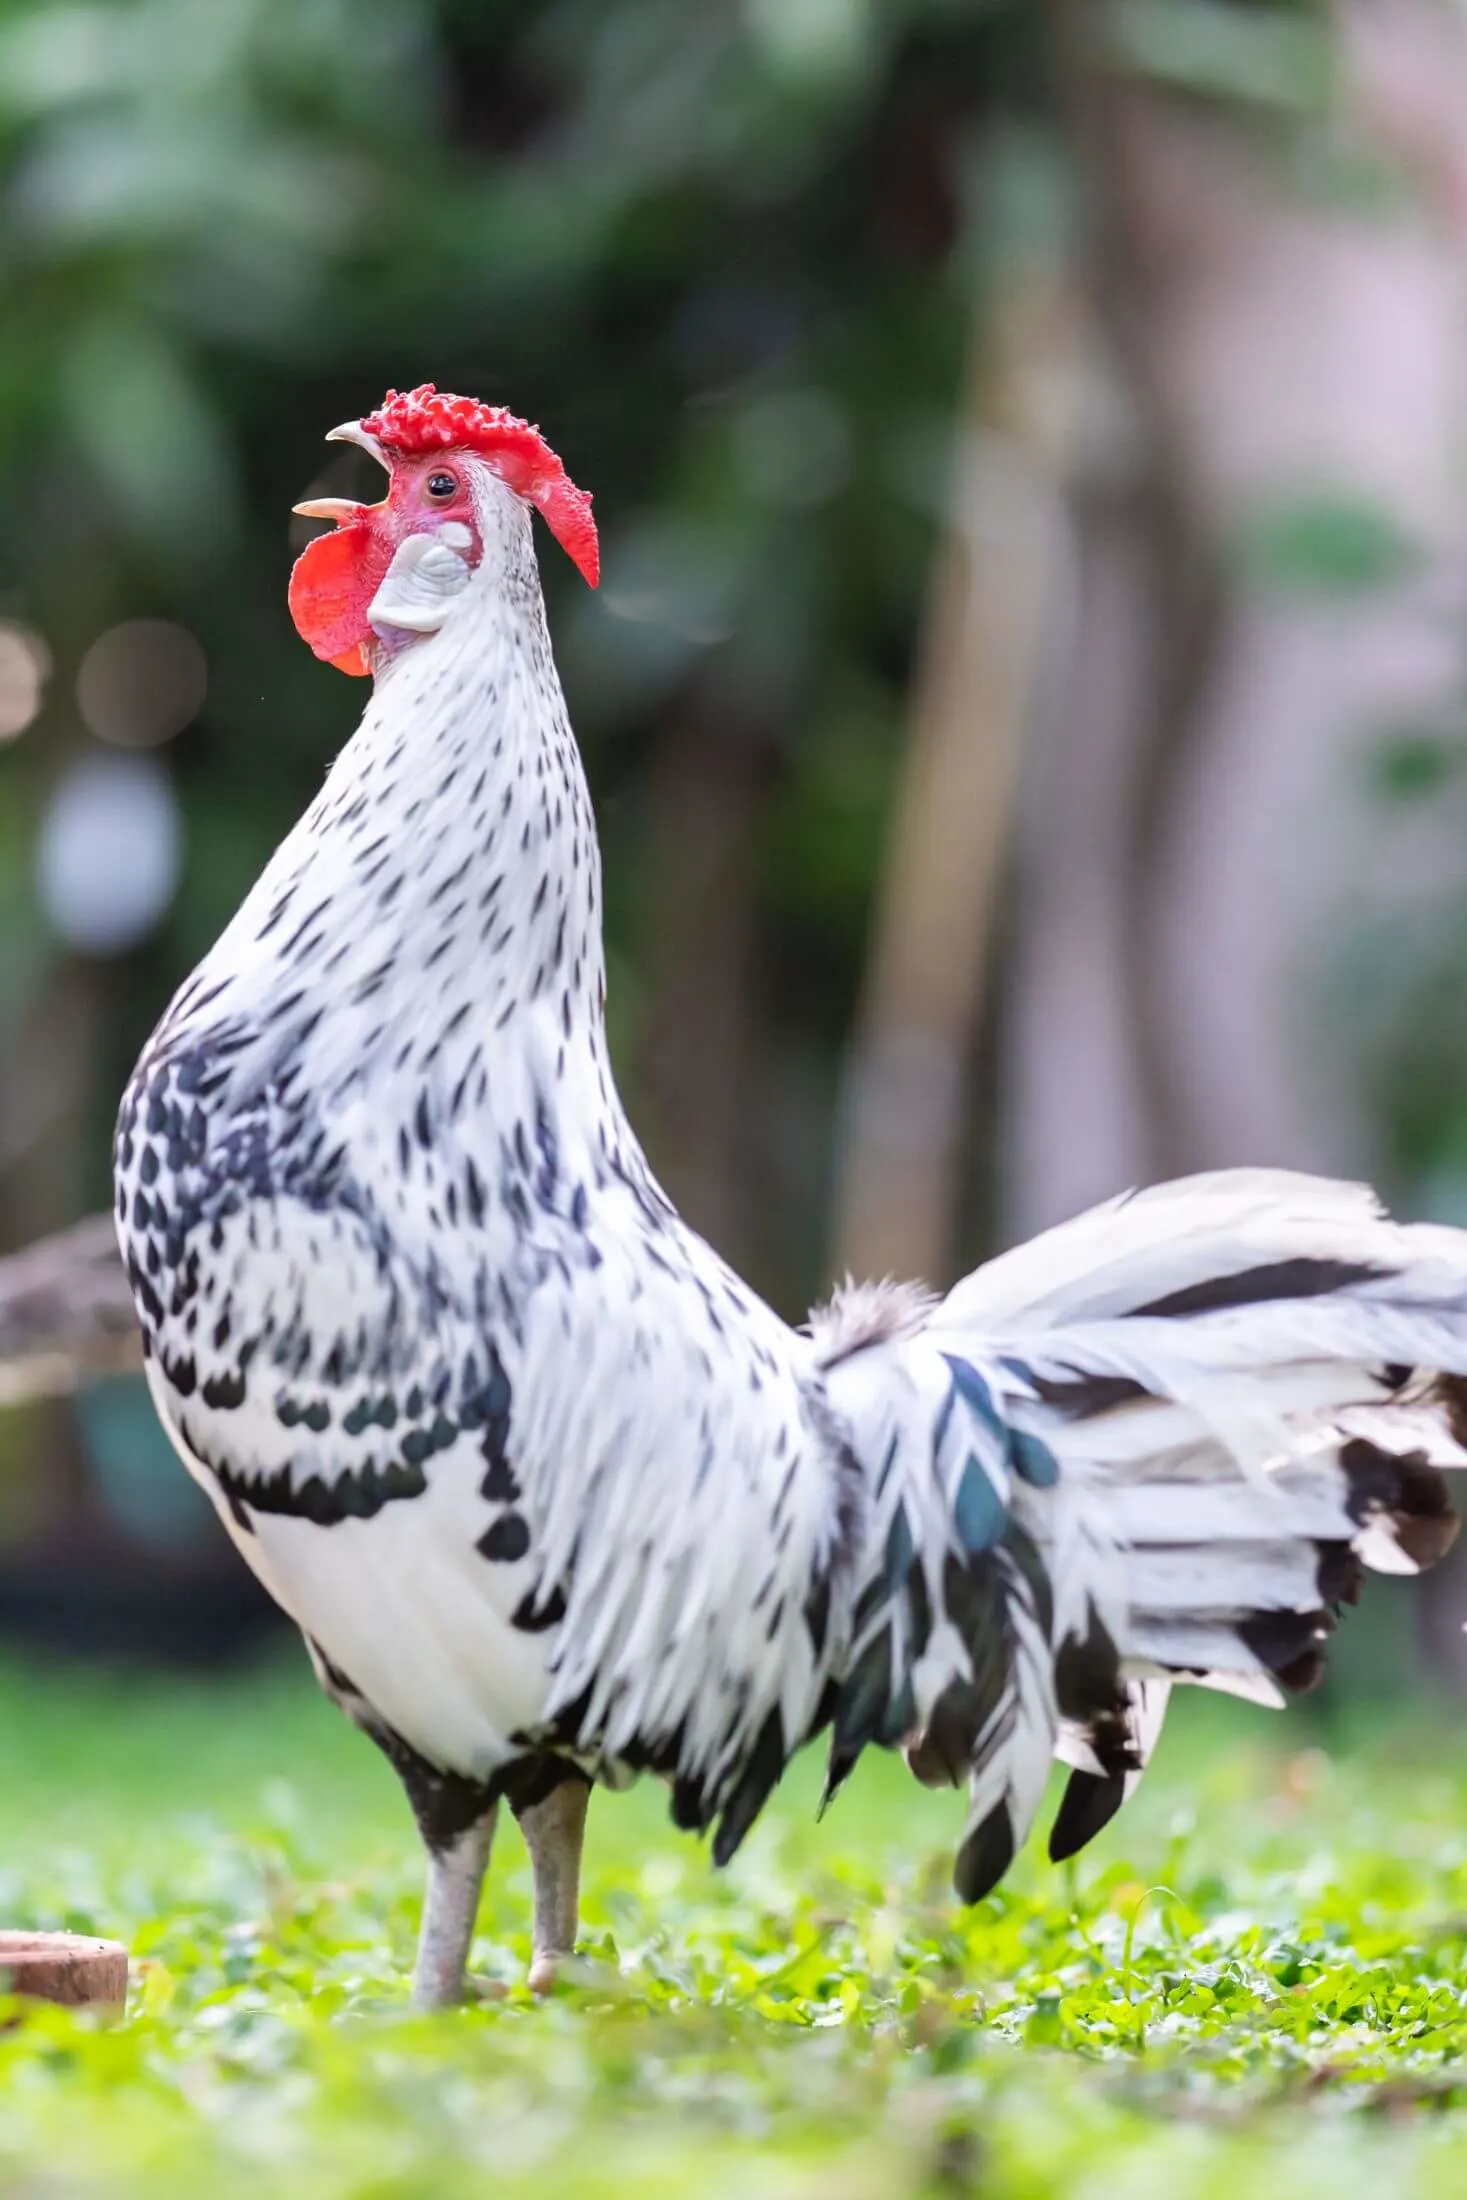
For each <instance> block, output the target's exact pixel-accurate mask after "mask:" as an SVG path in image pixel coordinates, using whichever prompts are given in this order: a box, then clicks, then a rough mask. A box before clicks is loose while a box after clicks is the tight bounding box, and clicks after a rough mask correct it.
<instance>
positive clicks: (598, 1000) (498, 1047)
mask: <svg viewBox="0 0 1467 2200" xmlns="http://www.w3.org/2000/svg"><path fill="white" fill-rule="evenodd" d="M471 608H472V609H473V610H474V612H475V614H476V615H475V616H473V617H470V616H467V614H468V613H469V612H470V610H471ZM463 614H464V615H460V616H456V617H455V618H454V619H453V620H452V621H451V622H450V623H449V624H448V625H447V626H445V628H444V629H443V630H442V631H440V632H439V633H438V634H435V635H433V636H431V637H429V638H427V639H426V640H424V641H421V642H417V643H414V644H412V645H410V646H409V647H408V648H406V649H405V650H404V651H403V652H402V654H401V656H400V657H399V658H398V659H397V660H396V661H395V662H393V663H391V664H390V665H389V666H388V668H387V670H386V671H385V673H384V674H383V675H382V676H381V677H380V678H379V681H378V686H377V691H376V693H375V694H374V696H373V699H372V701H371V703H370V705H369V706H368V709H367V712H366V715H365V716H364V718H363V720H362V724H361V726H360V727H359V729H358V731H357V733H356V734H355V736H354V737H353V739H352V740H351V742H350V743H349V744H348V746H347V748H346V749H345V750H344V751H343V753H342V755H341V757H340V758H339V759H338V761H337V763H336V766H335V768H334V769H333V770H332V772H331V774H330V776H329V777H328V779H327V781H326V783H325V785H324V787H323V788H322V790H321V793H320V795H319V796H318V797H317V799H316V801H315V802H314V803H313V804H312V806H311V808H310V810H309V811H308V812H307V813H306V815H305V817H303V818H302V820H301V822H300V824H299V825H298V826H297V827H296V829H295V831H294V832H293V833H292V834H291V835H290V837H289V838H288V839H287V840H286V841H285V842H284V844H283V845H282V846H281V848H280V849H279V850H278V851H277V853H276V855H275V857H274V859H273V861H272V862H271V864H270V865H269V867H268V869H267V870H266V871H265V873H264V875H263V876H262V878H261V879H260V881H259V882H258V884H257V885H256V887H255V889H254V891H253V892H252V893H251V895H250V896H249V898H248V900H247V901H246V902H245V904H244V906H243V908H242V909H241V910H240V912H239V914H238V916H237V917H236V918H235V921H234V923H233V924H232V925H231V926H230V928H229V930H228V932H227V933H226V934H225V935H224V937H223V938H222V939H221V941H220V942H219V945H218V947H217V948H216V949H215V951H214V954H213V955H212V956H211V957H210V958H209V961H208V962H207V963H206V964H205V965H204V967H203V968H202V969H201V970H200V972H199V973H198V974H197V977H196V979H195V981H194V985H193V987H191V988H189V989H187V992H186V994H185V996H184V997H182V998H181V999H180V1002H179V1003H178V1004H177V1005H178V1009H179V1010H181V1011H182V1012H183V1013H184V1014H185V1015H186V1016H187V1015H189V1003H188V993H193V994H194V996H195V999H196V1000H198V1002H199V1006H200V1007H201V1008H202V1007H203V1006H204V997H206V996H207V995H208V993H209V989H210V987H211V984H212V982H213V981H214V980H215V979H217V978H219V977H220V976H223V978H224V981H225V983H224V989H223V991H224V997H223V998H220V997H219V996H218V995H216V996H215V997H214V999H213V1001H212V1002H211V1004H210V1007H209V1009H208V1011H207V1013H209V1014H211V1015H212V1014H217V1013H218V1012H219V1011H223V1013H224V1014H225V1015H226V1016H228V1015H229V1014H231V1013H232V1012H234V1013H237V1012H239V1011H240V1010H243V1011H244V1013H245V1015H246V1016H247V1017H248V1019H249V1022H250V1024H251V1026H252V1027H253V1028H252V1037H253V1040H254V1044H253V1045H251V1046H249V1047H248V1048H247V1049H246V1053H247V1054H248V1055H256V1054H257V1053H258V1052H259V1051H260V1050H261V1049H263V1050H264V1051H265V1052H267V1053H269V1054H270V1055H271V1058H272V1060H274V1059H277V1058H279V1050H287V1051H289V1050H292V1049H294V1050H297V1051H299V1052H300V1053H301V1054H304V1055H305V1056H306V1057H307V1058H308V1065H307V1066H308V1067H309V1070H310V1074H311V1081H312V1083H313V1085H314V1086H315V1089H317V1090H318V1091H319V1092H321V1093H322V1094H323V1096H330V1095H332V1094H335V1095H337V1096H338V1097H339V1098H345V1097H346V1096H347V1095H348V1094H350V1093H351V1092H353V1091H360V1090H362V1089H363V1088H369V1089H370V1090H372V1091H373V1092H374V1093H376V1094H377V1096H378V1098H379V1099H381V1100H383V1101H386V1102H387V1103H388V1104H389V1105H390V1102H391V1098H392V1089H393V1088H396V1089H397V1091H398V1093H399V1095H400V1096H401V1095H405V1094H408V1093H413V1094H416V1093H418V1092H421V1091H422V1090H423V1089H425V1088H427V1089H428V1090H429V1091H430V1092H431V1093H432V1094H433V1095H434V1096H436V1099H437V1101H438V1102H439V1103H440V1104H441V1105H442V1106H443V1107H445V1108H448V1107H450V1106H453V1103H454V1101H455V1097H456V1099H457V1105H456V1106H453V1112H454V1114H455V1115H457V1114H460V1113H462V1114H463V1115H464V1116H465V1117H469V1116H471V1115H472V1114H473V1113H474V1112H475V1110H476V1109H482V1107H483V1106H484V1105H485V1104H486V1101H487V1100H488V1098H489V1096H490V1094H491V1090H492V1089H494V1088H498V1089H499V1090H500V1091H503V1090H504V1089H505V1085H506V1081H507V1080H508V1081H512V1082H513V1083H514V1084H515V1085H520V1084H522V1083H524V1082H526V1081H528V1082H529V1083H530V1084H531V1085H532V1086H533V1087H534V1089H535V1091H536V1093H537V1094H539V1093H540V1092H543V1091H550V1090H553V1091H554V1092H555V1093H556V1094H557V1105H556V1112H557V1113H560V1114H563V1113H564V1112H565V1111H566V1109H567V1107H570V1108H572V1109H574V1108H575V1107H576V1106H577V1105H579V1106H580V1107H581V1109H582V1110H583V1111H584V1112H587V1113H588V1114H593V1113H594V1112H595V1111H597V1110H598V1109H599V1110H600V1111H601V1112H602V1113H603V1114H604V1113H605V1112H607V1111H609V1110H613V1109H615V1106H616V1103H615V1096H614V1092H613V1090H612V1088H611V1083H610V1075H609V1071H608V1068H607V1064H606V1053H605V1042H604V1018H603V998H604V964H603V956H602V945H601V888H600V857H599V852H598V849H597V844H596V830H595V822H594V819H593V816H592V811H591V802H590V795H589V792H588V789H587V786H586V781H585V775H584V773H583V771H582V768H581V762H580V756H579V753H578V751H577V749H576V745H575V741H574V738H573V736H572V734H571V731H570V726H569V722H568V719H567V716H566V710H565V703H564V699H563V697H562V694H561V690H560V683H559V680H558V678H557V676H556V672H555V666H554V662H553V659H552V656H551V651H550V642H549V636H548V634H547V631H546V626H545V618H544V611H543V607H542V604H541V602H540V597H539V590H538V587H536V588H534V589H533V590H529V591H525V592H524V593H523V594H518V593H517V594H516V595H515V597H513V598H511V599H509V600H506V598H505V596H504V595H503V594H499V595H496V596H495V597H494V598H492V599H491V600H490V601H489V602H488V603H486V604H484V605H483V606H482V607H480V606H474V607H471V606H470V605H469V604H468V603H465V604H464V606H463ZM259 1066H260V1065H259V1063H258V1061H256V1062H253V1063H251V1064H249V1065H248V1067H247V1065H246V1063H245V1062H244V1061H241V1062H240V1063H239V1065H238V1067H239V1069H240V1070H241V1071H245V1073H246V1074H249V1075H253V1076H257V1075H258V1072H259ZM517 1097H522V1096H517Z"/></svg>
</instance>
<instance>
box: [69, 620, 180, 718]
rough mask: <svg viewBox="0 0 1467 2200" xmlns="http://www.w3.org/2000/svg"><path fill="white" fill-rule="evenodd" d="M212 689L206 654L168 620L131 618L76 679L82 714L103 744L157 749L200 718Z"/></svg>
mask: <svg viewBox="0 0 1467 2200" xmlns="http://www.w3.org/2000/svg"><path fill="white" fill-rule="evenodd" d="M208 688H209V668H208V665H207V662H206V660H205V657H204V652H203V650H202V649H201V648H200V647H199V644H198V642H197V641H196V640H195V639H194V637H193V635H192V634H190V633H189V632H188V630H187V628H186V627H181V626H175V625H174V624H173V623H172V621H171V620H168V619H128V620H126V621H125V622H124V624H123V625H121V626H112V627H109V628H108V629H107V631H106V633H105V634H99V635H98V637H97V639H96V641H94V642H93V644H92V646H91V648H90V649H89V650H88V651H87V653H86V655H85V657H83V659H82V663H81V670H80V672H79V673H78V674H77V678H76V699H77V703H78V705H79V707H80V709H81V714H82V716H83V718H84V719H85V720H86V722H87V724H88V726H89V727H90V728H91V730H92V732H93V733H94V734H96V736H97V738H98V740H100V741H111V742H112V743H114V744H115V746H116V747H118V748H122V749H150V748H155V747H156V746H157V745H158V743H159V742H161V741H171V740H172V739H173V737H174V735H175V734H179V733H182V731H183V729H184V727H185V726H186V725H188V724H189V722H190V720H191V719H193V718H196V717H197V716H198V713H199V711H200V709H201V708H202V706H203V701H204V697H205V695H206V694H207V693H208Z"/></svg>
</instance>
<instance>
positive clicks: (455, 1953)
mask: <svg viewBox="0 0 1467 2200" xmlns="http://www.w3.org/2000/svg"><path fill="white" fill-rule="evenodd" d="M495 1815H496V1811H495V1806H494V1805H493V1804H492V1803H491V1804H490V1806H489V1808H488V1810H486V1811H485V1813H484V1815H483V1817H482V1818H479V1819H477V1820H476V1821H475V1823H474V1824H473V1825H471V1826H470V1827H469V1828H468V1829H467V1830H466V1831H465V1832H463V1833H460V1834H459V1835H457V1836H456V1838H455V1839H453V1840H452V1841H447V1842H445V1843H444V1844H443V1845H442V1846H441V1847H434V1848H430V1849H429V1851H428V1886H427V1892H426V1894H425V1895H424V1898H423V1929H422V1931H421V1933H420V1934H419V1935H418V1960H417V1962H416V1964H415V1965H414V1966H413V2000H414V2002H415V2003H416V2005H417V2007H418V2008H419V2009H451V2008H452V2007H453V2005H454V2003H455V2002H459V2001H462V1999H463V1992H464V1970H465V1967H466V1966H467V1963H468V1960H469V1943H470V1941H471V1940H472V1939H473V1937H474V1920H475V1918H476V1917H477V1916H478V1914H479V1890H480V1888H481V1887H482V1886H483V1884H484V1873H485V1870H486V1869H487V1867H488V1863H489V1849H490V1844H491V1843H492V1842H493V1839H494V1819H495Z"/></svg>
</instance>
